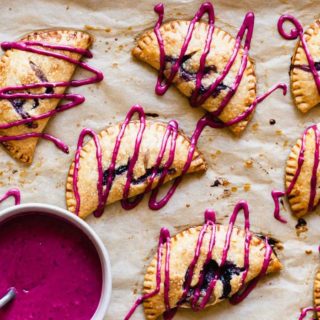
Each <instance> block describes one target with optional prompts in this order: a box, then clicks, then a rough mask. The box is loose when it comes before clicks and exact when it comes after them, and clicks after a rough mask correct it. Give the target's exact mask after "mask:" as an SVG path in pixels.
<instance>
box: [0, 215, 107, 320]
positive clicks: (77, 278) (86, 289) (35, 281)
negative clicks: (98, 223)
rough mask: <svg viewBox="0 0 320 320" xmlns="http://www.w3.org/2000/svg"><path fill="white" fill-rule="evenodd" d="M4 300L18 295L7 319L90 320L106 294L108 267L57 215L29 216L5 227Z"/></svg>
mask: <svg viewBox="0 0 320 320" xmlns="http://www.w3.org/2000/svg"><path fill="white" fill-rule="evenodd" d="M0 230H1V232H0V275H1V276H0V296H2V295H3V294H5V293H6V292H7V290H8V288H10V287H14V288H16V291H17V296H16V298H15V300H14V301H12V302H11V303H10V304H9V305H7V306H6V307H5V308H3V309H1V310H0V318H1V319H2V320H26V319H37V320H48V319H52V320H61V319H64V320H74V319H77V320H88V319H91V317H92V316H93V314H94V313H95V311H96V309H97V307H98V304H99V300H100V295H101V290H102V269H101V263H100V259H99V255H98V253H97V251H96V249H95V247H94V245H93V244H92V242H91V241H90V240H89V239H88V238H87V236H86V235H84V234H83V232H82V231H80V230H79V229H78V228H77V227H75V226H73V225H71V224H70V223H69V222H67V221H64V220H62V219H59V218H56V217H54V216H49V215H47V214H46V215H45V214H41V213H33V212H29V213H27V214H24V215H20V216H16V217H14V218H12V219H9V220H7V221H5V222H3V223H1V225H0Z"/></svg>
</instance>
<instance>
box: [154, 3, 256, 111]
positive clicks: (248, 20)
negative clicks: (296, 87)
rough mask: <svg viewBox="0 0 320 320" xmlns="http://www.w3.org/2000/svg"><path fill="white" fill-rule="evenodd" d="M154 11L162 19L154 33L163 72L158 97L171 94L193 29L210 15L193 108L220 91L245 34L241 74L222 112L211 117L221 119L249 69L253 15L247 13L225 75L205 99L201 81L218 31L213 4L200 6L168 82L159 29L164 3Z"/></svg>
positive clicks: (205, 95) (156, 89)
mask: <svg viewBox="0 0 320 320" xmlns="http://www.w3.org/2000/svg"><path fill="white" fill-rule="evenodd" d="M154 10H155V12H156V13H157V14H158V15H159V19H158V22H157V23H156V25H155V27H154V33H155V35H156V37H157V40H158V45H159V50H160V69H159V76H158V81H157V84H156V88H155V91H156V93H157V94H158V95H163V94H165V92H166V91H167V90H168V88H169V87H170V85H171V84H172V81H173V79H174V77H175V76H176V74H177V72H178V70H179V68H180V67H181V64H182V60H183V57H184V56H185V53H186V52H187V49H188V46H189V44H190V41H191V39H192V35H193V31H194V28H195V24H196V23H197V22H198V21H199V20H200V19H201V18H202V17H203V16H204V15H205V14H207V15H208V19H209V21H208V24H209V27H208V33H207V38H206V42H205V47H204V49H203V53H202V55H201V58H200V64H199V70H198V72H197V75H196V86H195V90H194V92H193V94H192V96H191V99H190V102H191V105H192V106H200V105H201V104H203V103H204V102H205V101H206V100H207V99H208V98H209V97H210V96H211V94H212V93H213V92H214V90H215V89H216V88H217V87H218V85H219V84H220V83H221V82H222V81H223V80H224V79H225V77H226V76H227V74H228V73H229V71H230V69H231V67H232V66H233V64H234V61H235V59H236V57H237V55H238V53H239V50H240V48H241V42H242V40H243V38H244V35H245V34H246V37H245V43H244V53H243V56H242V60H241V65H240V68H239V71H238V73H237V75H236V78H235V81H234V83H233V84H232V86H231V89H230V91H229V92H228V94H227V95H226V97H225V98H224V99H223V101H222V102H221V104H220V106H219V108H218V109H217V110H216V111H214V112H213V113H212V115H214V116H219V115H220V114H221V112H222V111H223V109H224V108H225V106H226V105H227V104H228V103H229V101H230V100H231V98H232V97H233V96H234V94H235V93H236V91H237V89H238V87H239V85H240V82H241V79H242V76H243V73H244V71H245V69H246V66H247V62H248V54H249V49H250V44H251V39H252V33H253V28H254V14H253V12H248V13H247V14H246V16H245V19H244V21H243V24H242V26H241V27H240V30H239V32H238V35H237V37H236V43H235V47H234V50H233V52H232V55H231V57H230V59H229V61H228V62H227V64H226V66H225V68H224V70H223V72H222V73H221V74H220V75H219V76H218V77H217V79H216V80H215V82H214V83H212V84H211V86H210V88H209V89H208V91H207V92H206V93H204V94H203V95H200V93H199V90H200V87H201V84H202V79H203V76H204V69H205V64H206V58H207V55H208V54H209V52H210V46H211V42H212V38H213V32H214V28H215V25H214V24H215V15H214V8H213V5H212V4H211V3H210V2H205V3H203V4H202V5H201V7H200V9H199V10H198V12H197V13H196V14H195V16H194V18H193V19H192V21H191V22H190V25H189V28H188V32H187V35H186V38H185V40H184V43H183V45H182V47H181V51H180V54H179V58H178V60H177V61H176V62H175V63H174V65H173V66H172V68H171V72H170V75H169V77H168V78H167V80H166V79H165V76H164V71H165V49H164V42H163V38H162V35H161V32H160V27H161V25H162V22H163V17H164V5H163V4H162V3H160V4H158V5H156V6H155V8H154Z"/></svg>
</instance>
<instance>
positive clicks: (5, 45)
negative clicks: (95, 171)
mask: <svg viewBox="0 0 320 320" xmlns="http://www.w3.org/2000/svg"><path fill="white" fill-rule="evenodd" d="M35 46H37V47H39V46H40V47H42V48H45V49H50V50H52V49H54V50H64V51H68V52H73V53H78V54H81V55H83V56H85V57H87V58H92V53H91V52H90V51H89V50H84V49H80V48H74V47H70V46H64V45H53V44H48V43H43V42H37V41H25V42H2V43H1V48H2V49H3V50H9V49H16V50H22V51H28V52H33V53H36V54H41V55H45V56H50V57H54V58H58V59H62V60H65V61H68V62H70V63H73V64H75V65H77V66H79V67H81V68H83V69H84V70H86V71H89V72H91V73H93V74H94V76H92V77H90V78H87V79H83V80H72V81H61V82H56V83H53V82H41V83H34V84H27V85H21V86H9V87H5V88H1V89H0V99H7V100H12V99H34V98H37V99H65V100H69V101H70V102H68V103H66V104H63V105H60V106H58V107H57V108H56V109H55V110H51V111H48V112H45V113H43V114H41V115H37V116H32V117H28V118H25V119H21V120H16V121H12V122H10V123H7V124H0V129H8V128H12V127H15V126H19V125H23V124H26V123H30V122H32V121H36V120H41V119H45V118H48V117H51V116H53V115H55V114H57V113H59V112H63V111H66V110H68V109H71V108H74V107H76V106H78V105H79V104H81V103H82V102H84V100H85V98H84V97H83V96H81V95H79V94H71V93H67V94H56V93H41V94H33V93H26V92H19V91H20V90H30V89H35V88H55V87H80V86H83V85H88V84H92V83H97V82H100V81H102V80H103V74H102V72H101V71H99V70H96V69H95V68H92V67H90V66H89V65H88V64H87V63H85V62H82V61H78V60H75V59H72V58H70V57H68V56H66V55H63V54H61V53H56V52H53V51H49V50H43V49H40V48H35ZM11 92H16V93H11ZM33 137H38V138H44V139H46V140H49V141H51V142H53V143H54V144H55V145H56V146H57V147H58V148H59V149H61V150H62V151H63V152H66V153H67V152H68V146H66V145H65V144H64V143H63V142H62V141H60V140H59V139H57V138H55V137H52V136H51V135H48V134H45V133H36V132H31V133H27V134H21V135H16V136H0V142H4V141H9V140H23V139H29V138H33Z"/></svg>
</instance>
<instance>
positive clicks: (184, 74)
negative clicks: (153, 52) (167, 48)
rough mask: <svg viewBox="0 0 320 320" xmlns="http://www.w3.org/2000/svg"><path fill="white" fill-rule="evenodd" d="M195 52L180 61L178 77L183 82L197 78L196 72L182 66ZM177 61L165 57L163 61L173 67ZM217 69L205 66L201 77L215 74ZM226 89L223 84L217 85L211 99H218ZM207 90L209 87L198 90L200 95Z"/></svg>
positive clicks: (213, 66)
mask: <svg viewBox="0 0 320 320" xmlns="http://www.w3.org/2000/svg"><path fill="white" fill-rule="evenodd" d="M195 53H196V52H193V53H190V54H188V55H185V56H184V57H183V59H182V62H181V66H180V69H179V75H180V77H181V78H182V79H183V80H185V81H187V82H188V81H193V82H195V81H196V77H197V72H191V71H189V70H187V69H186V68H185V66H184V64H185V63H186V62H187V61H188V60H189V59H191V58H192V56H193V55H194V54H195ZM177 60H178V59H177V58H173V57H171V56H166V57H165V61H166V62H167V63H169V64H171V65H173V64H174V63H175V62H176V61H177ZM217 72H218V71H217V67H216V66H215V65H211V66H206V67H205V68H204V71H203V74H204V75H203V77H204V78H205V77H208V76H209V75H210V74H211V73H217ZM226 89H230V87H228V86H227V85H225V84H224V83H223V82H221V83H219V84H218V86H217V87H216V88H215V90H214V91H213V92H212V94H211V95H212V97H213V98H216V97H218V95H219V94H220V93H221V91H223V90H226ZM208 90H209V87H204V86H203V85H201V87H200V89H199V93H200V94H202V95H203V94H205V93H206V92H207V91H208Z"/></svg>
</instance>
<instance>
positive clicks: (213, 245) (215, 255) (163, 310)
mask: <svg viewBox="0 0 320 320" xmlns="http://www.w3.org/2000/svg"><path fill="white" fill-rule="evenodd" d="M241 209H243V210H244V212H245V220H246V223H245V224H246V229H241V228H238V227H235V226H234V223H235V219H236V217H237V214H238V213H239V211H240V210H241ZM205 217H206V219H205V224H204V225H203V226H199V227H192V228H189V229H187V230H185V231H182V232H180V233H178V234H177V235H175V236H173V237H170V233H169V231H168V230H167V229H165V228H163V229H162V230H161V233H160V239H159V245H158V250H157V254H156V255H155V257H154V258H153V260H152V261H151V263H150V265H149V267H148V268H147V272H146V275H145V280H144V290H143V293H144V295H143V296H142V297H141V298H139V299H138V300H137V301H136V303H135V304H134V306H133V307H132V308H131V310H130V311H129V313H128V314H127V316H126V317H125V320H128V319H130V318H131V316H132V314H133V313H134V312H135V310H136V308H137V307H138V306H139V305H140V304H141V303H143V305H144V311H145V315H146V318H147V319H148V320H155V319H157V318H158V317H160V316H161V315H163V318H164V319H166V320H169V319H172V318H173V316H174V314H175V312H176V311H177V309H178V308H192V309H193V310H195V311H198V310H202V309H204V308H206V307H208V306H213V305H215V304H218V303H220V302H222V301H223V300H225V299H230V302H231V303H233V304H236V303H239V302H241V301H242V300H243V299H244V298H246V297H247V296H248V294H249V293H250V291H251V290H253V288H254V287H255V285H256V284H257V282H258V281H259V279H260V278H261V277H262V276H264V275H265V274H268V273H274V272H279V271H280V270H281V268H282V265H281V263H280V261H279V259H278V258H277V256H276V254H275V251H274V247H273V245H271V241H270V240H269V239H268V238H266V237H263V236H261V235H256V234H254V233H252V232H251V231H250V230H249V229H248V226H249V210H248V205H247V203H246V202H244V201H240V202H239V203H238V204H237V205H236V207H235V210H234V212H233V215H232V216H231V218H230V224H229V226H225V225H220V224H216V223H215V214H214V212H213V211H211V210H207V211H206V213H205ZM274 244H276V243H274Z"/></svg>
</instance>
